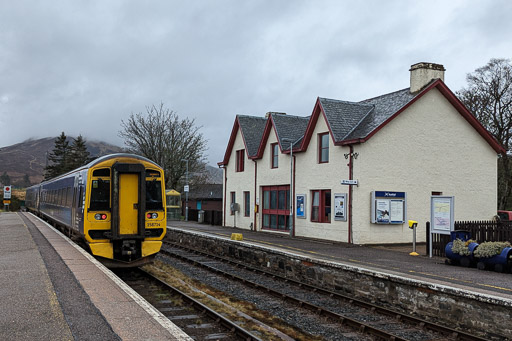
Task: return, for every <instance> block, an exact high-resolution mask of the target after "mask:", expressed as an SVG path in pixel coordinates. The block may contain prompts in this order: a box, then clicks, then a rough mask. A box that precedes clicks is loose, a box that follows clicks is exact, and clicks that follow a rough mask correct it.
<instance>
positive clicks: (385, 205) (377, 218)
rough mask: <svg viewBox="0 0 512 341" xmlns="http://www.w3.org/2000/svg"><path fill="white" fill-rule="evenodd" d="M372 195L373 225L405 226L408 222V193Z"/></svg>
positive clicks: (387, 192) (373, 193)
mask: <svg viewBox="0 0 512 341" xmlns="http://www.w3.org/2000/svg"><path fill="white" fill-rule="evenodd" d="M371 195H372V197H371V222H372V223H373V224H403V223H404V222H405V221H406V220H407V193H406V192H394V191H373V192H371Z"/></svg>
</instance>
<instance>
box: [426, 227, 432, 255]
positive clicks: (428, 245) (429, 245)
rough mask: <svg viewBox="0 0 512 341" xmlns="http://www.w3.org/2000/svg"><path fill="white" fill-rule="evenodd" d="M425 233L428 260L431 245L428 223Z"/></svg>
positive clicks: (430, 253)
mask: <svg viewBox="0 0 512 341" xmlns="http://www.w3.org/2000/svg"><path fill="white" fill-rule="evenodd" d="M426 231H427V238H426V240H427V254H428V255H429V257H430V258H432V245H431V240H430V221H427V227H426Z"/></svg>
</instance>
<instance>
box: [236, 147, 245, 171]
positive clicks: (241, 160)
mask: <svg viewBox="0 0 512 341" xmlns="http://www.w3.org/2000/svg"><path fill="white" fill-rule="evenodd" d="M244 165H245V149H240V150H237V151H236V171H237V172H243V171H244Z"/></svg>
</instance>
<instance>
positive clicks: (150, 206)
mask: <svg viewBox="0 0 512 341" xmlns="http://www.w3.org/2000/svg"><path fill="white" fill-rule="evenodd" d="M163 208H164V207H163V203H162V182H161V181H158V180H156V179H152V180H146V210H163Z"/></svg>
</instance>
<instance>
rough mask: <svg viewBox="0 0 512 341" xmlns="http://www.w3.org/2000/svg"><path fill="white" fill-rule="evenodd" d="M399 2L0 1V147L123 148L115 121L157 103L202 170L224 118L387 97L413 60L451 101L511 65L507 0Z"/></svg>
mask: <svg viewBox="0 0 512 341" xmlns="http://www.w3.org/2000/svg"><path fill="white" fill-rule="evenodd" d="M412 3H413V2H412V1H405V0H404V1H389V0H386V1H319V0H314V1H313V0H310V1H296V0H293V1H292V0H288V1H284V0H269V1H256V0H253V1H242V0H232V1H229V0H226V1H220V0H219V1H213V0H210V1H209V0H202V1H199V0H197V1H194V0H187V1H170V0H162V1H135V0H133V1H114V0H108V1H103V0H98V1H93V0H81V1H79V0H77V1H69V0H66V1H57V0H51V1H38V0H33V1H25V0H15V1H14V0H0V147H2V146H8V145H11V144H15V143H19V142H22V141H24V140H26V139H28V138H40V137H49V136H51V137H53V136H57V135H59V134H60V132H62V131H64V132H65V133H66V134H67V135H71V136H77V135H78V134H82V135H83V136H84V137H85V138H86V139H88V140H102V141H106V142H109V143H112V144H116V145H119V146H123V140H122V139H121V138H119V137H118V132H119V130H120V129H121V120H126V119H127V118H128V116H129V115H130V114H131V113H139V112H146V106H149V105H152V104H157V105H158V104H159V103H161V102H163V103H164V105H165V106H166V107H167V108H169V109H172V110H174V111H175V112H177V113H178V115H179V116H180V117H181V118H184V117H190V118H194V119H195V120H196V123H197V125H199V126H202V128H201V131H202V133H203V135H204V137H205V138H206V139H207V140H208V151H207V155H206V159H207V161H208V163H210V164H212V165H215V164H216V163H217V162H218V161H221V160H222V158H223V155H224V152H225V149H226V145H227V142H228V139H229V134H230V132H231V129H232V126H233V122H234V118H235V115H236V114H244V115H256V116H264V114H265V113H266V112H268V111H279V112H286V113H288V114H292V115H299V116H308V115H310V114H311V112H312V110H313V106H314V103H315V100H316V98H317V97H318V96H320V97H327V98H334V99H340V100H347V101H360V100H363V99H366V98H370V97H374V96H378V95H381V94H385V93H388V92H392V91H396V90H400V89H403V88H406V87H408V86H409V68H410V66H411V65H412V64H414V63H417V62H434V63H439V64H443V65H444V66H445V68H446V74H445V82H446V84H447V85H448V86H449V87H450V88H451V89H452V91H454V92H455V91H457V90H459V89H461V88H462V87H464V86H465V84H466V74H467V73H469V72H472V71H474V70H475V69H476V68H478V67H481V66H484V65H485V64H486V63H487V62H488V61H489V60H490V59H491V58H511V57H512V45H511V43H512V41H511V34H512V19H511V18H512V1H510V0H503V1H483V0H482V1H453V0H451V1H445V0H443V1H432V0H431V1H417V2H416V4H412Z"/></svg>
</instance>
